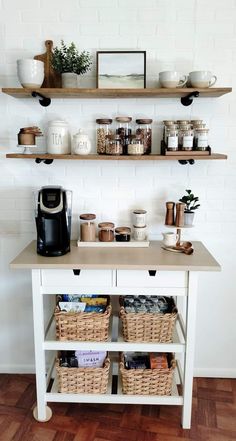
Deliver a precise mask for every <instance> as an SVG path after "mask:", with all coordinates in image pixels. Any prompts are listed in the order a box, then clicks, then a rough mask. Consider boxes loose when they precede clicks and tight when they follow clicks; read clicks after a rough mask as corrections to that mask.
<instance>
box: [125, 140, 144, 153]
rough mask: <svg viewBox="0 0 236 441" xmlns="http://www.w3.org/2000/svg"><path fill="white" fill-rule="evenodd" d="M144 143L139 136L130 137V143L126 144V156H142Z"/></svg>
mask: <svg viewBox="0 0 236 441" xmlns="http://www.w3.org/2000/svg"><path fill="white" fill-rule="evenodd" d="M143 154H144V141H143V139H142V138H141V136H140V135H139V136H138V135H136V136H134V137H132V140H131V143H130V144H128V155H143Z"/></svg>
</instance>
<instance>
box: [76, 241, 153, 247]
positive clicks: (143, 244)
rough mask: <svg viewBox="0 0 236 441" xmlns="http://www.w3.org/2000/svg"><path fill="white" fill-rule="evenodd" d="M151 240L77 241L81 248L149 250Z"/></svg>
mask: <svg viewBox="0 0 236 441" xmlns="http://www.w3.org/2000/svg"><path fill="white" fill-rule="evenodd" d="M149 244H150V242H149V240H144V241H141V240H140V241H138V240H131V241H130V242H115V241H114V242H100V241H98V240H97V241H96V242H80V240H78V241H77V246H78V247H81V248H147V247H149Z"/></svg>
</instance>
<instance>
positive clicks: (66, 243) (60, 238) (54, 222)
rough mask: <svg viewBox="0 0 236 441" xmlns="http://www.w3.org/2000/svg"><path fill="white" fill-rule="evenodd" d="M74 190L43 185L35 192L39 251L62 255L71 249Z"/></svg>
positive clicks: (49, 254)
mask: <svg viewBox="0 0 236 441" xmlns="http://www.w3.org/2000/svg"><path fill="white" fill-rule="evenodd" d="M71 205H72V192H71V191H70V190H64V189H63V188H62V187H59V186H58V187H57V186H55V187H51V186H46V187H42V188H41V189H40V190H39V191H37V192H35V221H36V228H37V253H38V254H41V255H42V256H62V255H63V254H66V253H68V252H69V251H70V235H71Z"/></svg>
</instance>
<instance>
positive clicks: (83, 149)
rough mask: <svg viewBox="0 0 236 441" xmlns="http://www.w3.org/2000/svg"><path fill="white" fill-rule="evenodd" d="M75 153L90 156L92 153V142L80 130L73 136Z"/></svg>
mask: <svg viewBox="0 0 236 441" xmlns="http://www.w3.org/2000/svg"><path fill="white" fill-rule="evenodd" d="M73 152H74V153H75V154H76V155H89V153H91V142H90V139H89V137H88V135H87V134H86V133H84V131H83V130H82V129H79V131H78V133H76V134H75V135H74V136H73Z"/></svg>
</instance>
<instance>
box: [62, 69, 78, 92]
mask: <svg viewBox="0 0 236 441" xmlns="http://www.w3.org/2000/svg"><path fill="white" fill-rule="evenodd" d="M61 78H62V87H63V88H76V87H78V84H79V81H78V79H79V75H77V74H76V73H73V72H65V73H62V74H61Z"/></svg>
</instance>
